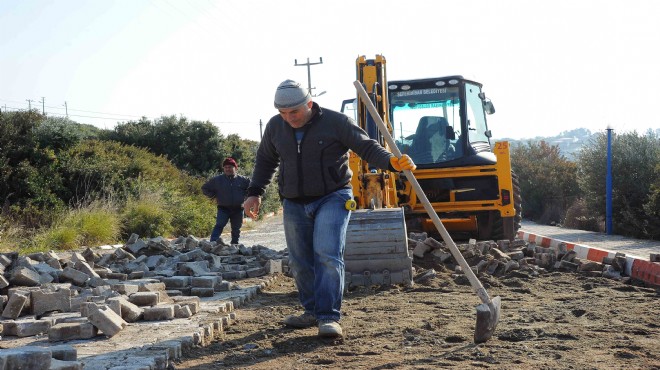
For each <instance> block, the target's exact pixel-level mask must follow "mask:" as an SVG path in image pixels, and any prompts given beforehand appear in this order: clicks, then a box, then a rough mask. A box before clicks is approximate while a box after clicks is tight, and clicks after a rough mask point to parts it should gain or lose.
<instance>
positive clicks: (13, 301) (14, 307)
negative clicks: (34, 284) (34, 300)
mask: <svg viewBox="0 0 660 370" xmlns="http://www.w3.org/2000/svg"><path fill="white" fill-rule="evenodd" d="M27 302H28V293H26V292H18V293H14V294H12V295H10V296H9V300H8V301H7V304H6V305H5V309H4V310H3V311H2V317H4V318H7V319H16V318H18V316H19V315H20V314H21V311H23V307H25V305H26V303H27Z"/></svg>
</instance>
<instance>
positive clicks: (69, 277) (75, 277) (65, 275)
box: [60, 267, 89, 286]
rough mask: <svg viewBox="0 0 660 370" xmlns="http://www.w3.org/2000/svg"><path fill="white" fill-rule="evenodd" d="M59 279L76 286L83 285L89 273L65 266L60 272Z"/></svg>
mask: <svg viewBox="0 0 660 370" xmlns="http://www.w3.org/2000/svg"><path fill="white" fill-rule="evenodd" d="M60 279H64V280H65V281H70V282H72V283H74V284H75V285H77V286H84V285H85V283H86V282H87V280H89V275H87V274H85V273H84V272H82V271H78V270H76V269H74V268H71V267H65V268H64V270H63V271H62V273H61V274H60Z"/></svg>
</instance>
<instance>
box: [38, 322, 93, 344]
mask: <svg viewBox="0 0 660 370" xmlns="http://www.w3.org/2000/svg"><path fill="white" fill-rule="evenodd" d="M97 335H98V329H97V328H96V326H94V325H92V323H91V322H78V323H61V324H55V325H54V326H52V327H51V328H50V329H49V330H48V340H49V341H51V342H58V341H62V340H76V339H90V338H94V337H95V336H97Z"/></svg>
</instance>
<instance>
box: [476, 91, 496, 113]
mask: <svg viewBox="0 0 660 370" xmlns="http://www.w3.org/2000/svg"><path fill="white" fill-rule="evenodd" d="M479 99H481V102H482V105H483V106H484V111H485V112H486V114H493V113H495V106H494V105H493V102H492V101H490V99H488V98H487V97H486V93H485V92H483V91H482V92H480V93H479Z"/></svg>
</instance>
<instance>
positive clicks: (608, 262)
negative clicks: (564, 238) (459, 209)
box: [408, 232, 629, 282]
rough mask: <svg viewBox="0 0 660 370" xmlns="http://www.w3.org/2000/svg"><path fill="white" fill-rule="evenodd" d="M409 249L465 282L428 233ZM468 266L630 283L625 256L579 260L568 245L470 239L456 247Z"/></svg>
mask: <svg viewBox="0 0 660 370" xmlns="http://www.w3.org/2000/svg"><path fill="white" fill-rule="evenodd" d="M408 244H409V248H411V249H412V251H413V256H414V259H415V261H417V262H421V261H426V262H427V263H426V265H428V262H429V261H431V263H438V264H440V265H441V266H447V267H449V268H451V269H454V270H455V271H456V272H457V273H458V274H455V275H454V277H455V278H458V279H462V274H460V271H461V267H460V266H459V265H458V263H457V262H456V261H455V260H454V258H453V256H452V254H451V252H450V251H449V248H448V247H447V246H446V244H445V243H444V242H439V241H438V240H436V239H434V238H431V237H428V236H427V234H426V233H412V232H411V233H410V234H409V238H408ZM456 246H457V247H458V250H459V251H460V252H461V254H462V255H463V257H464V258H465V260H466V262H467V263H468V265H470V267H471V268H472V270H473V271H474V273H475V274H477V275H484V274H485V275H490V276H494V277H501V276H505V275H507V274H509V273H511V272H512V271H516V270H521V271H525V272H527V273H528V274H529V275H530V276H537V275H538V274H540V273H544V272H548V271H567V272H577V273H581V274H584V275H587V276H593V277H597V276H602V277H606V278H610V279H617V280H624V281H625V280H627V279H629V277H625V276H624V273H625V271H626V256H625V254H623V253H617V254H616V256H615V257H613V258H609V257H606V258H604V259H603V261H602V262H595V261H589V260H584V259H580V258H577V257H576V252H575V251H573V250H568V249H567V247H566V244H565V243H559V244H558V245H557V246H556V247H555V246H553V247H550V248H546V247H542V246H539V245H536V244H535V243H528V242H526V241H524V240H520V239H515V240H513V241H509V240H499V241H497V242H495V241H479V242H477V241H476V240H474V239H471V240H470V241H469V242H468V243H466V244H457V245H456ZM433 276H435V271H434V270H433V269H432V268H429V269H427V270H425V271H422V273H421V274H418V276H417V277H416V278H415V281H417V282H421V281H423V280H424V279H428V278H429V277H433Z"/></svg>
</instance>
